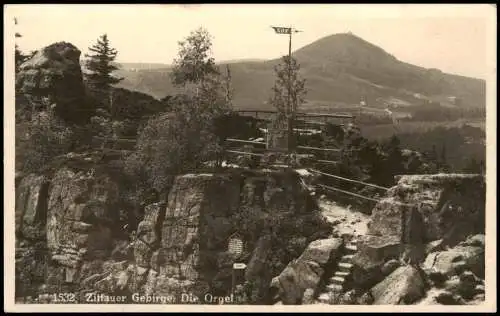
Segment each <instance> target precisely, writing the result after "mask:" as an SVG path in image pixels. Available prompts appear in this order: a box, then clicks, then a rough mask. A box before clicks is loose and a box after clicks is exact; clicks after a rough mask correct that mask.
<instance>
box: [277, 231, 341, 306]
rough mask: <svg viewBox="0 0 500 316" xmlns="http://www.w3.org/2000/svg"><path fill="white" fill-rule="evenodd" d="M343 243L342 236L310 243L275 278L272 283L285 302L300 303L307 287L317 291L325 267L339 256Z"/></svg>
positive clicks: (287, 303) (288, 303)
mask: <svg viewBox="0 0 500 316" xmlns="http://www.w3.org/2000/svg"><path fill="white" fill-rule="evenodd" d="M342 245H343V241H342V239H340V238H331V239H321V240H316V241H313V242H312V243H310V244H309V246H307V248H306V250H305V251H304V252H303V253H302V255H301V256H300V257H299V258H298V259H296V260H294V261H293V262H291V263H290V264H289V265H288V266H287V267H286V268H285V270H283V272H281V274H280V275H279V276H277V277H276V278H275V280H273V283H272V285H273V286H275V287H278V294H279V296H280V299H281V301H282V302H283V304H285V305H290V304H300V303H301V302H302V300H303V296H304V292H305V291H306V289H309V288H311V289H313V290H315V291H317V290H318V286H319V285H320V281H321V280H322V277H323V274H324V272H325V269H327V268H328V266H330V265H332V264H334V263H335V262H336V260H337V259H338V258H339V256H340V251H339V249H340V247H342Z"/></svg>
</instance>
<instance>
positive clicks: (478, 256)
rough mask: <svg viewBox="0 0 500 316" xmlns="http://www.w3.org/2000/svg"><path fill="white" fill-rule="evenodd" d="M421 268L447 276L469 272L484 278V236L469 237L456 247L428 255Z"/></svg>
mask: <svg viewBox="0 0 500 316" xmlns="http://www.w3.org/2000/svg"><path fill="white" fill-rule="evenodd" d="M423 268H424V269H425V270H427V271H429V272H439V273H442V274H445V275H448V276H451V275H457V274H460V273H461V272H463V271H464V270H471V271H472V272H474V274H476V275H477V276H479V277H482V278H484V271H485V251H484V235H475V236H471V237H470V238H468V239H467V240H465V241H464V242H462V243H460V244H458V245H457V246H456V247H453V248H450V249H448V250H444V251H437V252H433V253H430V254H429V255H428V256H427V258H426V259H425V262H424V263H423Z"/></svg>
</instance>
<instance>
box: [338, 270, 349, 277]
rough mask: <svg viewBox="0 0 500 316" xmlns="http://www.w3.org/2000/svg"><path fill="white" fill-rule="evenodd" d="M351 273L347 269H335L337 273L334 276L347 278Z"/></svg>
mask: <svg viewBox="0 0 500 316" xmlns="http://www.w3.org/2000/svg"><path fill="white" fill-rule="evenodd" d="M349 275H350V273H349V272H346V271H335V274H334V276H339V277H343V278H346V277H348V276H349Z"/></svg>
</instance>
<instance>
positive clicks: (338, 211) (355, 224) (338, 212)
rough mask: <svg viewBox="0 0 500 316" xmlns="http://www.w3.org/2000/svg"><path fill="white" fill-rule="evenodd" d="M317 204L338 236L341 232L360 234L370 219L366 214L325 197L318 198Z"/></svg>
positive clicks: (365, 231) (364, 230)
mask: <svg viewBox="0 0 500 316" xmlns="http://www.w3.org/2000/svg"><path fill="white" fill-rule="evenodd" d="M318 206H319V208H320V211H321V213H322V214H323V216H324V217H325V218H326V219H327V221H328V222H329V223H331V224H332V226H333V230H334V231H336V232H337V233H338V235H339V236H341V235H342V234H350V235H353V236H360V235H365V234H366V233H367V231H368V226H367V224H368V222H369V220H370V217H369V216H368V215H366V214H363V213H361V212H358V211H355V210H352V209H350V208H348V207H347V208H346V207H343V206H340V205H338V204H336V203H335V202H333V201H330V200H327V199H325V198H320V199H319V201H318Z"/></svg>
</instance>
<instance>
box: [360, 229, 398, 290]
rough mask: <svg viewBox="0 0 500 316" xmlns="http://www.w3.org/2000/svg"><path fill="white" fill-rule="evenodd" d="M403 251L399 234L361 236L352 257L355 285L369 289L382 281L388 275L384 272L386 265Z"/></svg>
mask: <svg viewBox="0 0 500 316" xmlns="http://www.w3.org/2000/svg"><path fill="white" fill-rule="evenodd" d="M401 251H402V245H401V241H400V238H399V237H398V236H394V235H392V236H391V235H389V236H373V235H365V236H361V237H360V238H359V239H358V251H357V253H356V254H355V255H354V256H353V258H352V264H353V268H352V282H353V286H354V287H355V288H360V289H368V288H370V287H372V286H373V285H374V284H376V283H377V282H380V281H382V279H383V278H384V277H385V276H387V274H385V273H384V272H383V270H384V265H385V264H386V263H387V262H389V261H391V260H394V259H399V256H400V254H401ZM386 270H388V268H387V269H386ZM391 272H392V271H391Z"/></svg>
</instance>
